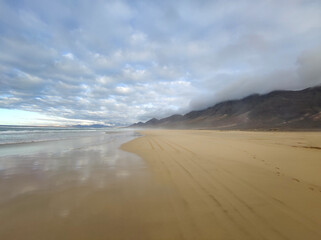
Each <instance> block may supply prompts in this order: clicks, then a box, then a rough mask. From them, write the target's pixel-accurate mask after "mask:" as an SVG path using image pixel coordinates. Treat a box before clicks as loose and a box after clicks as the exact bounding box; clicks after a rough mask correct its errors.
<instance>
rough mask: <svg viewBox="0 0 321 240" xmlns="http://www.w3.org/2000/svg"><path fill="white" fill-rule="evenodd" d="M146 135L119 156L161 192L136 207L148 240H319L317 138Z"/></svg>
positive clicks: (320, 151) (320, 142) (320, 149)
mask: <svg viewBox="0 0 321 240" xmlns="http://www.w3.org/2000/svg"><path fill="white" fill-rule="evenodd" d="M142 134H144V136H143V137H140V138H138V139H135V140H133V141H131V142H129V143H126V144H124V145H123V146H122V149H124V150H126V151H129V152H133V153H136V154H137V155H139V156H141V157H142V158H143V159H144V160H145V161H146V163H147V165H148V168H149V171H150V172H151V174H152V179H153V180H152V183H153V184H157V185H158V186H159V188H158V189H157V190H155V191H152V192H150V193H148V194H146V196H144V197H146V202H149V203H150V205H151V206H152V208H151V209H146V208H145V204H143V205H136V211H139V212H140V214H139V216H140V217H139V218H138V219H137V222H139V221H141V222H142V223H143V222H144V221H145V223H144V224H142V225H141V227H142V229H141V230H142V232H144V233H146V234H147V235H148V236H149V237H148V238H146V239H237V240H239V239H273V240H274V239H289V240H290V239H291V240H295V239H297V240H302V239H309V240H311V239H315V240H316V239H321V134H320V132H315V133H313V132H310V133H309V132H288V133H286V132H238V131H228V132H223V131H206V130H151V131H143V132H142ZM151 189H152V188H151ZM155 200H159V202H158V204H155V202H154V201H155ZM135 214H138V213H137V212H136V213H135ZM127 239H144V238H130V237H128V238H127Z"/></svg>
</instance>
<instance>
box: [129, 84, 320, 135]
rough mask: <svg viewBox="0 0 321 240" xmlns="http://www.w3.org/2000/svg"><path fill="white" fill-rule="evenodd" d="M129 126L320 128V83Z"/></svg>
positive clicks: (252, 96)
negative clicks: (297, 89) (301, 88)
mask: <svg viewBox="0 0 321 240" xmlns="http://www.w3.org/2000/svg"><path fill="white" fill-rule="evenodd" d="M129 127H135V128H181V129H182V128H184V129H185V128H191V129H196V128H197V129H262V130H263V129H264V130H268V129H269V130H278V129H284V130H286V129H288V130H291V129H321V86H318V87H313V88H307V89H304V90H300V91H273V92H270V93H268V94H264V95H258V94H254V95H251V96H248V97H245V98H243V99H240V100H230V101H225V102H220V103H218V104H216V105H214V106H212V107H209V108H207V109H204V110H200V111H192V112H189V113H187V114H185V115H172V116H170V117H167V118H162V119H159V120H158V119H156V118H153V119H151V120H149V121H147V122H145V123H142V122H139V123H136V124H133V125H131V126H129Z"/></svg>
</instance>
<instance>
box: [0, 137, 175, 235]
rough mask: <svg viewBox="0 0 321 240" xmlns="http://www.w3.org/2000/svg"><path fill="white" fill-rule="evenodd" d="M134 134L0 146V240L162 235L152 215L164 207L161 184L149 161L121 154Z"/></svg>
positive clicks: (125, 153)
mask: <svg viewBox="0 0 321 240" xmlns="http://www.w3.org/2000/svg"><path fill="white" fill-rule="evenodd" d="M127 135H128V136H127ZM132 135H133V134H130V133H129V134H126V133H119V134H117V133H115V134H109V135H106V136H102V137H91V138H80V139H72V140H61V141H50V142H43V143H31V144H17V145H10V146H0V239H1V240H20V239H21V240H51V239H52V240H57V239H59V240H62V239H66V240H67V239H68V240H73V239H75V240H76V239H77V240H82V239H83V240H88V239H92V240H96V239H97V240H98V239H104V240H106V239H149V238H150V235H149V231H145V229H146V228H148V229H150V231H152V232H153V234H157V231H158V226H157V224H155V222H153V214H152V212H153V209H154V207H156V206H157V205H159V206H161V205H162V201H163V199H162V198H158V197H157V194H154V193H156V192H158V191H162V190H159V189H161V188H162V186H160V185H159V186H158V184H157V183H155V184H154V182H153V180H152V179H151V175H150V172H149V171H148V170H147V169H146V164H145V162H144V161H142V160H141V159H140V158H139V157H138V156H135V155H133V154H130V153H127V152H124V151H121V150H120V149H119V147H120V145H121V144H122V143H124V142H127V141H129V140H131V139H133V136H132ZM149 213H151V214H149ZM170 228H171V227H169V229H170ZM168 231H170V230H168Z"/></svg>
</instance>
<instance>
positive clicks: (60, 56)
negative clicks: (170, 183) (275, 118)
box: [0, 0, 321, 125]
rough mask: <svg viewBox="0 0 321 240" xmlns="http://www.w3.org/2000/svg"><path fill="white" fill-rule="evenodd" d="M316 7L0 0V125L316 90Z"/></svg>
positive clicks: (320, 20)
mask: <svg viewBox="0 0 321 240" xmlns="http://www.w3.org/2000/svg"><path fill="white" fill-rule="evenodd" d="M320 63H321V1H320V0H258V1H252V0H229V1H223V0H221V1H220V0H208V1H207V0H190V1H188V0H184V1H183V0H182V1H179V0H178V1H171V0H168V1H167V0H140V1H135V0H128V1H125V0H124V1H113V0H55V1H51V0H0V124H55V125H61V124H66V123H68V124H70V123H72V124H74V123H82V124H87V123H105V124H111V125H113V124H117V125H118V124H128V123H133V122H136V121H146V120H148V119H149V118H151V117H164V116H167V115H170V114H173V113H186V112H187V111H189V110H196V109H202V108H205V107H208V106H210V105H213V104H214V103H217V102H219V101H223V100H227V99H235V98H240V97H244V96H246V95H248V94H252V93H266V92H269V91H272V90H276V89H289V90H297V89H303V88H306V87H311V86H315V85H318V84H321V67H320Z"/></svg>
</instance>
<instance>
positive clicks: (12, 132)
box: [0, 126, 125, 145]
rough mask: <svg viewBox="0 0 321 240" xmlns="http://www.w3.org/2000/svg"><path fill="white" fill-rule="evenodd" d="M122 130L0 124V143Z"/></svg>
mask: <svg viewBox="0 0 321 240" xmlns="http://www.w3.org/2000/svg"><path fill="white" fill-rule="evenodd" d="M124 131H125V130H122V129H116V128H72V127H35V126H0V145H3V144H14V143H31V142H44V141H53V140H64V139H72V138H82V137H93V136H99V135H104V134H106V132H124Z"/></svg>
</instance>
